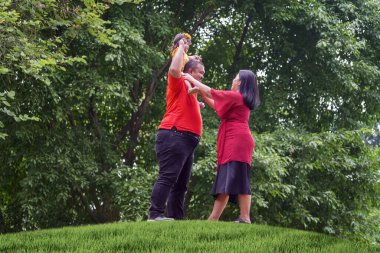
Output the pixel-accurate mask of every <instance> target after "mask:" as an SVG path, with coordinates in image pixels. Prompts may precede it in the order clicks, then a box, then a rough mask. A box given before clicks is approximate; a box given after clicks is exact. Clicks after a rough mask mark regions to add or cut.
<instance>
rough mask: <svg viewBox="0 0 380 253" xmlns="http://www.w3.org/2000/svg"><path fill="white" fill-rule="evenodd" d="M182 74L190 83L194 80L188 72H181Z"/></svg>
mask: <svg viewBox="0 0 380 253" xmlns="http://www.w3.org/2000/svg"><path fill="white" fill-rule="evenodd" d="M182 76H183V78H184V79H185V80H187V81H189V82H190V83H194V82H195V81H196V80H195V78H194V77H192V76H191V75H190V74H188V73H182Z"/></svg>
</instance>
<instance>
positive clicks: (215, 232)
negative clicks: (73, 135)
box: [0, 221, 380, 253]
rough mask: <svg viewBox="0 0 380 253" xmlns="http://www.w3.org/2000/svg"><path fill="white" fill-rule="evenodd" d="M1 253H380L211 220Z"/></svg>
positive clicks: (10, 238) (48, 236) (19, 244)
mask: <svg viewBox="0 0 380 253" xmlns="http://www.w3.org/2000/svg"><path fill="white" fill-rule="evenodd" d="M0 252H7V253H8V252H9V253H10V252H128V253H129V252H144V253H145V252H164V253H168V252H189V253H190V252H191V253H193V252H202V253H204V252H212V253H219V252H226V253H235V252H265V253H268V252H300V253H306V252H332V253H336V252H345V253H346V252H363V253H370V252H380V249H379V248H375V247H372V246H369V245H363V244H359V243H355V242H351V241H349V240H343V239H339V238H336V237H331V236H326V235H323V234H318V233H311V232H305V231H300V230H293V229H285V228H278V227H270V226H261V225H246V224H234V223H227V222H207V221H181V222H180V221H174V222H160V223H159V222H151V223H148V222H123V223H114V224H105V225H93V226H81V227H64V228H60V229H47V230H40V231H34V232H21V233H16V234H6V235H0Z"/></svg>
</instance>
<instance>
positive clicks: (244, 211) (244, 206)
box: [238, 194, 251, 222]
mask: <svg viewBox="0 0 380 253" xmlns="http://www.w3.org/2000/svg"><path fill="white" fill-rule="evenodd" d="M238 198H239V206H240V216H239V218H240V219H243V220H245V221H248V222H251V218H250V217H249V212H250V209H251V195H247V194H239V195H238Z"/></svg>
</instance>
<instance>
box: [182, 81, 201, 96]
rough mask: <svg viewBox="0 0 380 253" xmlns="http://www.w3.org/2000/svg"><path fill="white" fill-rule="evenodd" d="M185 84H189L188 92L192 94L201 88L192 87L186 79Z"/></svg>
mask: <svg viewBox="0 0 380 253" xmlns="http://www.w3.org/2000/svg"><path fill="white" fill-rule="evenodd" d="M185 84H186V86H187V93H189V94H190V95H191V94H193V93H195V92H197V91H199V88H198V87H192V86H191V84H190V82H189V81H187V80H185Z"/></svg>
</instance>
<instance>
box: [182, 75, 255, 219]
mask: <svg viewBox="0 0 380 253" xmlns="http://www.w3.org/2000/svg"><path fill="white" fill-rule="evenodd" d="M184 78H185V80H188V81H190V82H191V83H192V84H193V85H194V86H196V87H199V90H200V91H201V92H202V93H203V94H204V96H203V97H204V98H205V100H206V103H207V104H209V106H210V107H212V108H213V109H215V111H216V113H217V114H218V116H219V118H220V119H221V123H220V126H219V132H218V141H217V148H216V149H217V154H218V162H217V164H218V165H217V174H216V178H215V182H214V186H213V189H212V193H211V194H212V195H214V197H215V203H214V208H213V210H212V213H211V215H210V217H209V220H219V217H220V215H221V214H222V212H223V210H224V208H225V207H226V205H227V202H228V201H229V200H230V201H231V202H234V203H236V202H237V201H236V200H238V201H239V206H240V216H239V219H238V220H237V221H236V222H239V223H251V220H250V215H249V212H250V207H251V187H250V165H251V161H252V153H253V148H254V140H253V138H252V135H251V131H250V129H249V125H248V121H249V115H250V112H251V110H253V109H255V108H256V107H257V106H258V105H259V103H260V97H259V88H258V85H257V79H256V75H255V74H254V73H253V72H252V71H250V70H240V71H239V74H237V75H236V77H235V79H234V80H233V82H232V86H231V90H230V91H218V90H214V89H211V88H210V87H208V86H207V85H204V84H202V83H201V82H199V81H197V80H195V79H194V78H193V77H192V76H190V75H189V74H184Z"/></svg>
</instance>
